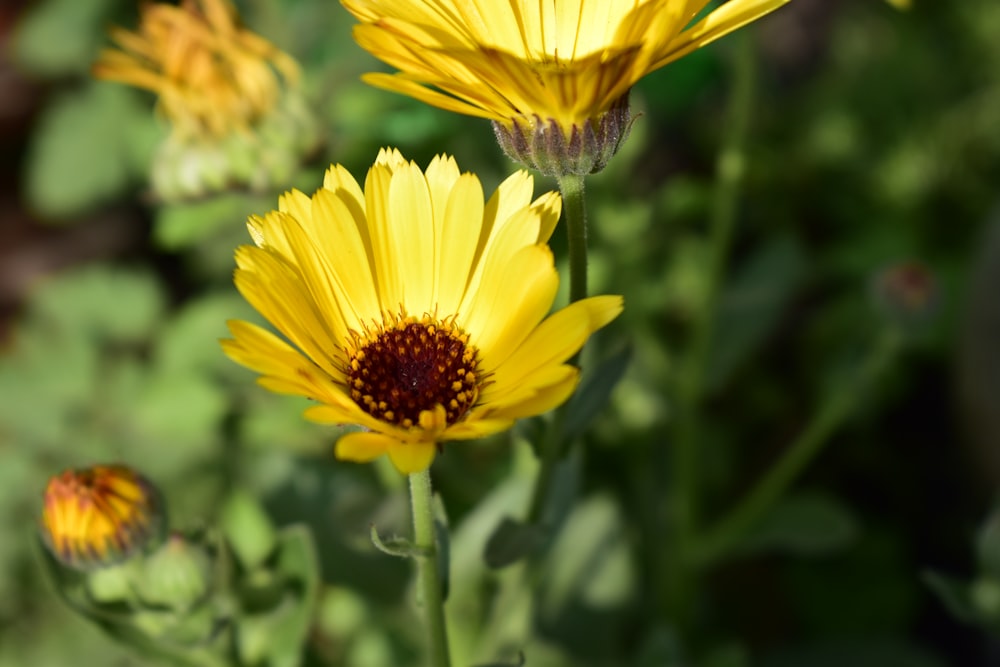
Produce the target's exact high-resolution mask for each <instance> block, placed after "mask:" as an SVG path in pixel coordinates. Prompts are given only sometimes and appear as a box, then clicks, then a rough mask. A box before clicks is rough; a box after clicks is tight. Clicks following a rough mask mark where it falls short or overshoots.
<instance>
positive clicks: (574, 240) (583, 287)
mask: <svg viewBox="0 0 1000 667" xmlns="http://www.w3.org/2000/svg"><path fill="white" fill-rule="evenodd" d="M558 180H559V191H560V192H561V193H562V200H563V208H564V210H565V211H566V239H567V241H568V245H569V300H570V303H572V302H574V301H579V300H580V299H585V298H587V205H586V202H585V201H584V196H583V176H577V175H576V174H565V175H563V176H560V177H559V178H558Z"/></svg>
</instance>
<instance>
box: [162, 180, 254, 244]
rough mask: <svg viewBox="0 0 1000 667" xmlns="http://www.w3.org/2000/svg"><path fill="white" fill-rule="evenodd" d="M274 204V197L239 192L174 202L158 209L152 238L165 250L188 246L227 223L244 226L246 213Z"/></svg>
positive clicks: (213, 233)
mask: <svg viewBox="0 0 1000 667" xmlns="http://www.w3.org/2000/svg"><path fill="white" fill-rule="evenodd" d="M273 208H274V198H273V197H270V196H269V197H266V198H265V197H261V196H251V195H248V194H245V193H239V192H234V193H228V194H221V195H218V196H213V197H208V198H206V199H200V200H198V201H192V202H186V203H182V204H171V205H169V206H163V207H161V208H160V209H159V211H157V214H156V220H155V223H154V224H155V227H154V229H153V238H154V240H155V241H156V244H157V245H159V246H160V247H161V248H164V249H166V250H177V249H179V248H186V247H188V246H191V245H194V244H196V243H199V242H201V241H204V240H205V239H207V238H209V237H212V236H214V235H216V234H218V233H219V232H220V231H223V230H225V229H226V228H227V227H228V228H231V229H237V228H239V229H244V228H245V225H246V220H247V216H249V215H250V214H252V213H265V212H267V211H269V210H271V209H273ZM247 240H249V237H247Z"/></svg>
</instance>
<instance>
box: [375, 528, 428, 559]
mask: <svg viewBox="0 0 1000 667" xmlns="http://www.w3.org/2000/svg"><path fill="white" fill-rule="evenodd" d="M368 535H369V537H370V538H371V540H372V544H373V545H375V548H376V549H378V550H379V551H381V552H382V553H384V554H387V555H389V556H395V557H397V558H419V557H420V556H423V555H426V552H425V551H424V550H423V549H421V548H420V547H418V546H417V545H415V544H414V543H413V542H411V541H410V540H408V539H406V538H405V537H396V536H393V537H389V538H383V537H382V536H380V535H379V534H378V529H377V528H375V524H372V526H371V530H370V531H369V533H368Z"/></svg>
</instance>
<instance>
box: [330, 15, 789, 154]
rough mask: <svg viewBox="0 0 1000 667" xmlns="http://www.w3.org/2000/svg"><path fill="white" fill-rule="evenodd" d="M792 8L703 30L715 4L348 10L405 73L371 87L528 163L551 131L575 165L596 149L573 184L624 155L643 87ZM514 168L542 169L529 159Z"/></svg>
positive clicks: (382, 76) (382, 77) (379, 53)
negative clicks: (453, 117) (453, 115)
mask: <svg viewBox="0 0 1000 667" xmlns="http://www.w3.org/2000/svg"><path fill="white" fill-rule="evenodd" d="M787 1H788V0H729V2H726V3H725V4H723V5H722V6H720V7H719V8H717V9H715V10H714V11H712V12H711V13H710V14H708V15H707V16H704V17H703V18H701V19H700V20H697V21H696V20H695V19H696V17H697V16H698V15H699V14H700V13H701V12H702V11H703V10H704V9H705V7H706V5H708V0H502V1H498V0H341V2H342V3H343V5H344V6H345V7H346V8H347V9H348V11H350V12H351V13H352V14H354V15H355V16H356V17H357V18H358V19H359V20H360V21H361V24H360V25H358V26H356V27H355V29H354V36H355V39H356V40H357V41H358V43H359V44H360V45H361V46H362V47H363V48H365V49H367V50H368V51H370V52H371V53H372V54H373V55H375V56H376V57H377V58H380V59H381V60H384V61H385V62H386V63H388V64H390V65H392V66H393V67H396V68H398V69H399V70H400V71H399V72H398V73H396V74H387V73H374V74H367V75H365V77H364V79H365V80H366V81H367V82H369V83H371V84H372V85H375V86H378V87H381V88H385V89H388V90H392V91H396V92H399V93H403V94H406V95H410V96H412V97H415V98H417V99H419V100H422V101H424V102H426V103H428V104H432V105H434V106H437V107H441V108H442V109H447V110H449V111H456V112H458V113H463V114H469V115H472V116H480V117H483V118H489V119H491V120H493V121H494V122H495V127H496V130H497V133H498V137H499V138H500V140H501V144H503V145H504V148H505V150H507V152H508V154H511V153H512V151H513V152H515V153H518V152H523V151H518V149H517V143H518V141H519V140H521V141H523V142H524V143H526V144H527V148H532V143H533V142H536V141H542V140H545V143H547V144H551V143H552V142H553V140H554V139H553V138H552V137H533V136H532V135H533V134H535V133H537V132H538V131H539V129H540V128H545V127H546V126H551V132H553V133H558V134H559V135H561V137H562V141H563V144H564V145H565V148H566V150H569V151H571V153H570V155H569V157H570V158H572V157H573V156H574V155H573V153H572V150H573V148H574V142H575V143H577V144H580V145H581V147H583V148H585V144H586V143H587V142H588V140H593V141H594V142H596V143H595V150H598V152H599V154H598V155H595V156H591V157H589V158H587V159H585V160H584V161H583V163H582V164H575V165H572V168H573V170H574V171H575V172H576V173H582V172H583V171H584V170H585V169H588V167H589V171H596V170H598V169H600V168H601V167H603V163H604V162H606V161H607V159H608V158H609V157H610V155H611V154H613V153H614V150H616V149H617V147H618V144H619V143H620V142H621V141H622V140H623V138H624V136H625V134H626V133H627V129H628V123H629V114H628V112H627V107H628V103H627V100H628V92H629V90H630V89H631V87H632V86H633V85H634V84H635V83H636V82H637V81H638V80H639V79H641V78H642V77H643V76H645V75H646V74H648V73H649V72H652V71H653V70H656V69H659V68H660V67H663V66H664V65H666V64H668V63H670V62H673V61H674V60H677V59H678V58H681V57H683V56H685V55H687V54H689V53H691V52H692V51H694V50H696V49H698V48H700V47H702V46H704V45H706V44H708V43H710V42H712V41H714V40H716V39H718V38H719V37H722V36H723V35H725V34H727V33H729V32H732V31H733V30H736V29H737V28H739V27H741V26H743V25H745V24H747V23H749V22H751V21H753V20H754V19H757V18H759V17H760V16H762V15H764V14H766V13H768V12H770V11H772V10H774V9H776V8H777V7H779V6H781V5H783V4H785V2H787ZM623 108H624V113H622V109H623ZM609 112H613V113H612V117H611V118H610V119H606V118H605V117H604V116H605V114H608V113H609ZM608 121H611V122H613V124H614V125H613V126H612V127H603V126H602V123H606V122H608ZM512 131H513V132H514V136H512V137H511V136H507V135H508V134H509V133H511V132H512ZM588 132H589V133H591V134H593V135H595V136H593V137H588V135H587V133H588ZM557 139H558V137H557ZM508 144H510V145H508ZM532 152H535V153H537V150H534V151H532ZM511 157H514V158H515V159H519V160H520V161H522V162H525V163H529V164H531V165H532V166H536V165H535V164H533V162H534V156H533V155H521V154H512V155H511ZM542 157H543V160H544V158H545V156H542ZM584 157H587V156H584ZM590 162H593V164H589V163H590ZM538 166H540V168H542V169H543V171H551V170H549V169H547V168H546V167H545V165H538Z"/></svg>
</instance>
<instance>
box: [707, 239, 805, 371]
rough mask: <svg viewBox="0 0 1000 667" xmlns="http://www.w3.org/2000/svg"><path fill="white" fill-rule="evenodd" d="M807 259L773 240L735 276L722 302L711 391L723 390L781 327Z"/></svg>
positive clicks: (791, 246)
mask: <svg viewBox="0 0 1000 667" xmlns="http://www.w3.org/2000/svg"><path fill="white" fill-rule="evenodd" d="M805 269H806V258H805V255H804V253H803V251H802V249H801V248H800V247H799V246H798V244H797V243H796V242H795V241H793V240H792V239H790V238H788V237H782V238H777V239H774V240H772V241H769V242H768V243H767V244H766V245H765V246H764V247H762V248H760V249H759V250H758V251H757V252H756V254H754V255H753V256H752V257H750V259H749V260H748V261H747V262H746V263H745V264H744V265H743V266H742V267H740V269H739V270H738V271H737V272H736V275H734V276H733V278H732V280H731V281H730V283H729V285H728V286H727V288H726V289H725V291H724V292H723V294H722V296H721V299H720V301H719V306H718V311H717V312H716V316H715V326H714V327H713V340H712V354H711V356H710V362H709V367H708V387H709V389H710V390H715V389H719V388H720V387H722V386H723V385H724V384H725V383H726V382H727V381H728V380H729V378H730V377H731V376H732V374H733V372H734V371H736V370H737V369H738V368H739V367H740V366H741V365H742V364H743V363H745V362H746V361H747V360H749V359H750V358H751V357H752V356H753V354H754V353H755V352H756V351H757V349H758V348H759V347H760V345H761V344H762V343H763V342H764V341H765V340H766V338H767V336H768V335H769V334H770V333H771V332H772V331H773V330H774V328H775V327H776V326H777V325H778V323H779V321H780V318H781V314H782V313H783V312H784V311H785V308H786V307H787V305H788V303H789V301H790V300H791V298H792V296H793V295H794V294H795V291H796V289H797V288H798V286H799V283H800V282H801V280H802V278H803V276H804V275H805Z"/></svg>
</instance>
